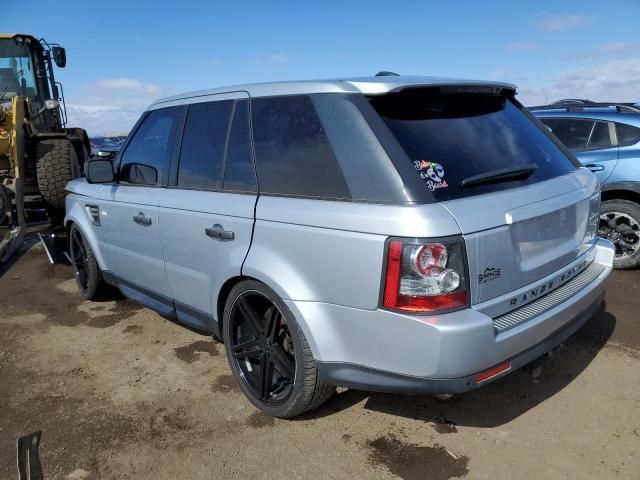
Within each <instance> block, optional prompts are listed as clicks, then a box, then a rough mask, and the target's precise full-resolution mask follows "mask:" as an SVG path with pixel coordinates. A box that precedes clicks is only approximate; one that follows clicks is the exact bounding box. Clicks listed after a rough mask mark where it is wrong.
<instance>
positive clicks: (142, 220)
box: [133, 212, 151, 226]
mask: <svg viewBox="0 0 640 480" xmlns="http://www.w3.org/2000/svg"><path fill="white" fill-rule="evenodd" d="M133 221H134V222H136V223H138V224H140V225H145V226H147V225H151V217H147V216H146V215H145V214H144V213H142V212H140V213H138V215H134V216H133Z"/></svg>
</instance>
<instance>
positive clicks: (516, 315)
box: [65, 76, 614, 417]
mask: <svg viewBox="0 0 640 480" xmlns="http://www.w3.org/2000/svg"><path fill="white" fill-rule="evenodd" d="M514 96H515V87H514V86H512V85H508V84H503V83H493V82H491V83H488V82H476V81H460V80H451V79H439V78H431V77H402V76H384V77H370V78H359V79H351V80H335V81H308V82H288V83H264V84H256V85H244V86H237V87H229V88H221V89H215V90H206V91H199V92H194V93H188V94H183V95H177V96H173V97H169V98H165V99H162V100H159V101H157V102H156V103H154V104H152V105H151V106H150V107H149V109H148V111H147V112H145V113H144V115H143V116H142V118H141V119H140V120H139V122H138V123H137V125H136V126H135V127H134V129H133V131H132V134H131V135H130V136H129V138H128V139H127V142H126V144H125V145H124V146H123V148H122V150H121V151H120V153H119V154H118V156H117V158H116V159H115V161H114V162H113V163H112V162H111V161H109V160H104V159H96V160H93V161H91V162H89V163H88V164H87V167H86V180H84V179H82V180H75V181H73V182H71V183H69V185H68V187H67V189H68V192H69V194H68V197H67V204H66V207H67V215H66V219H65V223H66V227H67V229H68V236H69V239H70V253H71V257H72V259H73V262H74V268H75V272H76V278H77V282H78V286H79V287H80V291H81V292H82V295H83V296H84V297H85V298H87V299H93V298H95V297H96V296H98V295H102V294H104V291H105V287H106V286H107V284H109V285H113V286H117V287H118V288H119V289H120V290H121V291H122V293H123V294H124V295H126V296H127V297H129V298H132V299H134V300H136V301H138V302H140V303H142V304H144V305H146V306H148V307H149V308H152V309H154V310H157V311H158V312H160V313H161V314H162V315H164V316H168V317H173V318H176V319H177V320H178V321H180V322H183V323H184V324H187V325H189V326H191V327H195V328H197V329H200V330H203V331H205V332H209V333H211V334H213V335H214V336H216V337H218V338H222V339H224V343H225V346H226V352H227V357H228V360H229V364H230V366H231V369H232V371H233V373H234V375H235V377H236V379H237V380H238V382H239V384H240V386H241V387H242V390H243V391H244V393H245V394H246V395H247V397H248V398H249V400H251V402H253V403H254V404H255V405H256V406H257V407H258V408H259V409H261V410H262V411H264V412H266V413H268V414H270V415H274V416H277V417H293V416H296V415H299V414H301V413H303V412H305V411H307V410H309V409H313V408H315V407H317V406H318V405H320V404H321V403H322V402H323V401H325V400H326V399H327V398H328V397H329V396H330V395H331V393H332V392H333V391H334V390H335V388H334V386H336V385H338V386H346V387H350V388H357V389H367V390H373V391H385V392H399V393H413V394H451V393H459V392H464V391H466V390H470V389H473V388H476V387H479V386H481V385H485V384H487V383H489V382H490V381H493V380H495V379H497V378H500V377H501V376H503V375H505V374H507V373H508V372H510V371H513V370H515V369H518V368H520V367H522V366H523V365H526V364H528V363H530V362H532V361H533V360H536V359H538V358H539V357H541V356H542V355H544V354H545V353H547V352H549V351H550V350H552V349H553V348H554V347H556V346H557V345H558V344H559V343H561V342H563V341H564V340H565V339H566V338H567V337H569V336H570V335H571V334H573V333H574V332H575V331H576V330H577V329H578V328H580V326H581V325H583V324H584V323H585V321H586V320H587V319H588V318H589V317H590V316H591V315H592V314H593V313H594V311H595V310H596V309H597V308H598V307H599V306H600V304H601V303H602V299H603V284H604V281H605V279H606V278H607V276H608V275H609V273H610V271H611V266H612V261H613V257H614V249H613V246H612V245H611V243H609V242H608V241H606V240H603V239H599V238H597V236H596V231H597V227H598V220H599V206H600V188H599V186H598V182H597V180H596V178H595V177H594V175H593V174H592V173H591V172H589V171H588V170H586V169H584V168H580V165H579V163H578V162H577V161H576V159H575V158H574V157H573V156H572V155H571V154H570V153H569V152H568V151H567V150H566V149H565V148H564V147H563V146H562V145H561V144H560V143H559V142H558V141H557V140H556V139H555V138H554V137H552V136H550V135H549V134H548V132H547V130H546V129H545V128H544V127H543V126H541V124H540V123H539V122H538V121H537V120H536V119H535V118H534V117H532V116H531V115H530V114H529V113H528V112H527V110H525V109H524V108H523V107H522V105H521V104H520V103H518V101H517V100H516V99H515V98H514Z"/></svg>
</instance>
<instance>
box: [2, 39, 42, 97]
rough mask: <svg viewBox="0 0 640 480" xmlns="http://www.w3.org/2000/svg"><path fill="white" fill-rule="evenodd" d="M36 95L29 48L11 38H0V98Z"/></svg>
mask: <svg viewBox="0 0 640 480" xmlns="http://www.w3.org/2000/svg"><path fill="white" fill-rule="evenodd" d="M16 95H22V96H27V97H35V96H36V82H35V75H34V68H33V63H32V61H31V55H30V54H29V48H28V46H26V45H18V44H17V43H16V42H15V40H14V39H13V38H2V39H0V98H4V99H7V98H11V97H15V96H16Z"/></svg>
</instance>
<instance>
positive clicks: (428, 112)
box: [370, 89, 588, 201]
mask: <svg viewBox="0 0 640 480" xmlns="http://www.w3.org/2000/svg"><path fill="white" fill-rule="evenodd" d="M370 101H371V104H372V105H373V107H374V109H375V110H376V111H377V112H378V114H379V115H380V116H381V117H382V119H383V120H384V122H385V123H386V125H387V127H388V128H389V130H390V131H391V132H392V133H393V135H394V137H395V139H396V140H397V141H398V143H399V144H400V145H401V146H402V148H403V150H404V151H405V153H406V155H407V156H408V157H409V161H411V162H412V163H413V166H414V168H415V174H416V175H419V176H420V177H421V178H422V180H423V182H424V188H425V190H427V191H429V192H430V193H431V194H432V196H433V197H434V198H435V200H436V201H442V200H449V199H456V198H461V197H465V196H470V195H477V194H480V193H488V192H493V191H497V190H504V189H508V188H514V187H518V186H522V185H528V184H532V183H536V182H540V181H543V180H547V179H550V178H554V177H557V176H560V175H564V174H567V173H570V172H572V171H574V170H575V169H576V166H575V165H574V163H573V162H572V161H571V160H570V159H569V158H568V157H567V156H566V155H565V153H564V152H563V151H562V149H561V148H560V147H558V146H557V145H556V144H555V143H554V141H553V140H552V139H551V138H550V137H549V135H548V134H547V133H546V132H545V131H544V129H543V128H541V127H540V126H539V125H538V124H537V123H536V122H535V121H534V120H533V119H532V117H531V114H529V113H528V112H527V111H526V110H525V109H524V107H522V106H521V105H519V104H517V103H515V102H513V101H511V100H510V99H508V98H506V97H504V96H499V95H489V94H481V93H477V94H475V93H469V94H466V93H441V92H440V91H439V90H438V89H433V90H431V89H423V91H418V92H410V93H400V94H389V95H383V96H380V97H372V98H371V99H370ZM587 138H588V135H587ZM587 138H585V144H586V141H587ZM531 165H534V166H535V167H536V168H535V169H533V173H531V174H530V175H529V176H527V177H526V178H518V179H514V180H510V181H501V182H493V183H490V184H481V185H478V184H476V185H473V186H465V187H462V186H461V183H462V181H463V180H465V179H469V178H471V177H474V176H478V175H483V174H487V173H490V172H496V171H500V170H502V169H514V168H524V167H528V166H531Z"/></svg>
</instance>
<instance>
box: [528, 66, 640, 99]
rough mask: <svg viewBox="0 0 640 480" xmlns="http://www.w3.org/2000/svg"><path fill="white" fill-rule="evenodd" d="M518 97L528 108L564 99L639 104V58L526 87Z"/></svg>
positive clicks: (570, 72)
mask: <svg viewBox="0 0 640 480" xmlns="http://www.w3.org/2000/svg"><path fill="white" fill-rule="evenodd" d="M518 96H519V97H520V100H521V101H522V102H523V103H524V104H525V105H538V104H545V103H546V102H551V101H554V100H559V99H562V98H587V99H589V100H594V101H616V102H637V101H639V100H640V57H633V58H625V59H616V60H610V61H608V62H606V63H603V64H600V65H597V66H593V67H588V68H582V69H577V70H573V71H566V72H564V73H563V74H561V75H560V76H559V77H558V78H557V79H556V80H555V81H553V82H552V83H551V84H550V85H548V86H542V87H527V86H524V87H523V88H522V89H521V92H520V94H519V95H518Z"/></svg>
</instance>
